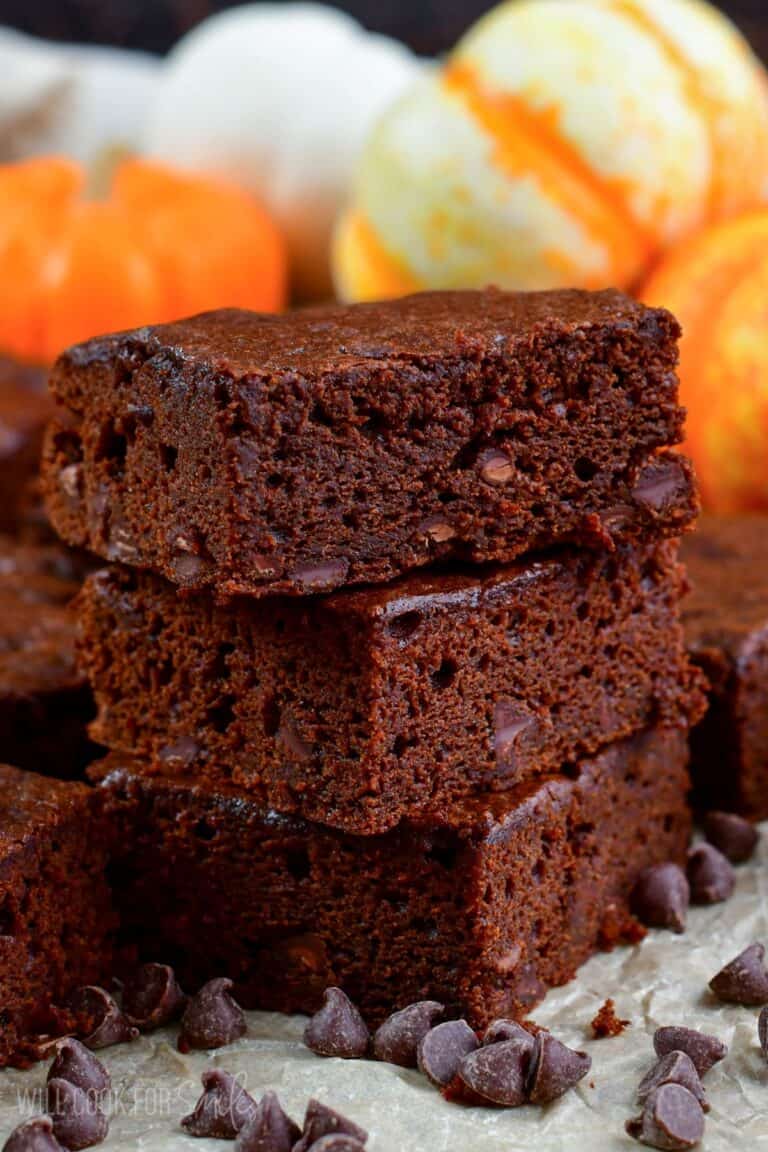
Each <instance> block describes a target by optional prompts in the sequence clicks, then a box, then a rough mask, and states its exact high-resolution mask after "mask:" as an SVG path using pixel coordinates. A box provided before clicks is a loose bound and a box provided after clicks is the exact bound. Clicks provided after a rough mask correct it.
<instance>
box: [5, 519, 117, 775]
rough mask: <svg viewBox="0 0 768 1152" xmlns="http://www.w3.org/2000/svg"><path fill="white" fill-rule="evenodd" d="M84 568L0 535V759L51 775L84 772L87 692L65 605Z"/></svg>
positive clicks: (88, 750) (89, 747)
mask: <svg viewBox="0 0 768 1152" xmlns="http://www.w3.org/2000/svg"><path fill="white" fill-rule="evenodd" d="M84 572H85V565H84V562H83V560H82V558H81V557H79V556H76V555H73V554H70V553H68V552H67V551H66V550H65V549H63V548H62V547H60V546H51V547H43V546H40V547H37V546H35V547H33V546H22V545H20V544H18V543H16V542H15V541H14V540H13V539H10V538H8V537H0V761H2V762H5V763H10V764H16V765H17V766H18V767H22V768H30V769H32V770H38V771H40V772H45V773H50V774H51V775H53V776H61V777H71V776H76V775H79V774H81V773H82V770H83V768H84V767H85V765H86V764H87V763H88V761H89V760H92V759H93V756H94V754H95V752H96V749H95V746H94V745H93V744H92V742H91V740H90V738H89V736H88V730H87V729H88V723H89V721H90V720H92V719H93V716H94V712H95V707H94V703H93V697H92V695H91V692H90V689H89V687H88V684H87V682H86V679H85V677H84V675H83V674H82V673H81V672H80V671H79V670H78V668H77V665H76V661H75V617H74V615H73V613H72V610H71V608H70V602H71V600H72V598H73V597H74V596H75V594H76V592H77V591H78V589H79V588H80V585H81V583H82V579H83V576H84Z"/></svg>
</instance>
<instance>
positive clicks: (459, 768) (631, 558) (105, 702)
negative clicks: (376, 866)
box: [79, 542, 701, 834]
mask: <svg viewBox="0 0 768 1152" xmlns="http://www.w3.org/2000/svg"><path fill="white" fill-rule="evenodd" d="M683 585H684V573H683V570H682V569H681V568H680V567H679V566H678V564H677V561H676V545H675V544H674V543H670V542H666V543H664V544H661V545H657V546H654V547H648V548H646V549H645V550H631V549H628V550H627V551H625V552H619V553H616V554H614V555H613V556H607V555H603V556H601V557H595V556H590V555H585V554H580V553H575V552H568V553H563V554H562V555H560V556H558V557H555V558H552V557H550V558H547V559H543V560H536V561H531V562H528V563H526V564H517V565H514V566H510V567H505V568H503V569H501V570H498V571H495V572H493V573H485V574H482V575H477V574H471V575H470V574H461V575H459V574H433V575H426V574H422V575H416V576H411V577H408V578H406V579H404V580H401V581H399V582H397V583H395V584H393V585H390V586H387V587H379V588H376V589H363V590H352V591H345V592H338V593H335V594H333V595H330V596H328V597H317V598H313V599H312V600H296V599H292V598H284V599H273V600H269V601H252V600H249V599H242V600H235V601H231V602H229V603H228V604H227V605H221V604H216V603H215V601H214V600H213V599H212V598H211V596H210V595H209V594H208V593H202V594H194V595H192V594H189V595H182V596H180V595H179V593H178V591H177V590H176V589H175V588H173V587H172V586H171V585H169V584H167V583H165V582H164V581H163V580H162V579H160V578H159V577H155V576H152V575H149V574H146V573H139V572H135V571H129V570H126V569H122V568H111V569H105V570H102V571H101V572H99V573H97V574H95V575H94V576H93V577H91V579H90V580H89V581H88V582H87V583H86V585H85V588H84V589H83V592H82V593H81V594H80V598H79V631H80V657H81V661H82V664H83V667H84V668H85V670H86V672H87V674H88V676H89V678H90V680H91V683H92V685H93V688H94V690H95V694H96V699H97V704H98V718H97V719H96V721H95V723H94V724H93V725H92V728H91V733H92V735H93V737H94V738H95V739H96V740H98V741H99V742H100V743H102V744H105V745H106V746H107V747H109V748H111V749H114V750H116V751H123V752H126V751H129V752H133V753H138V755H139V757H140V758H141V759H142V760H143V761H145V762H146V763H147V764H148V765H149V768H148V769H147V771H149V772H153V771H154V772H156V773H158V774H162V775H165V776H168V775H177V776H180V777H185V778H188V779H190V778H191V779H195V780H204V781H207V782H210V783H213V784H221V783H227V782H231V783H233V784H235V785H236V786H238V787H241V788H244V789H247V790H248V791H251V792H255V793H258V794H259V796H260V798H261V800H262V801H263V802H265V803H266V804H268V805H269V806H271V807H273V808H275V809H277V810H278V811H282V812H300V813H301V814H302V815H303V816H305V817H307V818H308V819H311V820H316V821H319V822H321V823H325V824H328V825H331V826H334V827H337V828H340V829H343V830H346V831H350V832H355V833H361V834H374V833H378V832H384V831H386V830H387V829H389V828H391V827H393V826H394V825H396V824H397V823H398V822H399V821H400V820H401V819H402V818H403V817H404V816H406V815H408V816H413V815H414V814H416V813H418V812H419V811H420V810H422V809H424V808H426V807H429V808H433V807H434V806H435V804H438V805H440V804H444V803H445V804H447V803H451V802H452V801H454V800H456V799H459V798H461V797H463V796H467V795H470V794H473V793H476V792H480V791H487V790H491V791H500V790H506V789H509V788H510V787H512V786H513V785H515V784H517V783H519V782H521V781H523V780H526V779H530V778H533V777H536V776H540V775H544V774H545V773H548V772H552V771H560V770H561V769H562V768H563V766H566V767H567V765H568V763H569V762H571V761H575V760H576V759H578V758H580V757H583V756H587V755H592V754H593V753H595V752H596V751H598V750H599V749H600V748H601V747H603V746H605V745H607V744H609V743H611V742H613V741H616V740H620V739H622V738H624V737H626V736H628V735H631V734H632V733H634V732H636V731H638V730H639V729H640V728H643V727H644V726H647V725H650V724H656V723H661V724H667V725H670V724H671V725H677V726H680V725H683V726H684V725H685V724H686V723H687V721H688V720H689V719H690V718H691V717H692V716H693V715H694V714H696V715H697V714H698V711H699V706H700V703H701V696H700V692H699V685H698V679H697V674H696V673H694V672H693V671H692V669H691V667H690V665H689V664H688V662H687V658H686V655H685V650H684V645H683V639H682V632H681V628H680V625H679V622H678V603H679V598H680V595H681V592H682V590H683Z"/></svg>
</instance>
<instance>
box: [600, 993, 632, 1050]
mask: <svg viewBox="0 0 768 1152" xmlns="http://www.w3.org/2000/svg"><path fill="white" fill-rule="evenodd" d="M631 1023H632V1021H631V1020H620V1019H619V1017H618V1016H617V1015H616V1007H615V1005H614V1003H613V1000H606V1001H605V1003H604V1004H603V1005H602V1007H601V1008H600V1010H599V1012H598V1013H597V1015H596V1016H595V1018H594V1020H593V1021H592V1024H591V1028H592V1035H593V1036H594V1038H595V1040H604V1039H605V1038H606V1037H608V1036H621V1034H622V1032H623V1031H624V1029H625V1028H629V1026H630V1024H631Z"/></svg>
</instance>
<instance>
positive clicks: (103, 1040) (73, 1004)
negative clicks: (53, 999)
mask: <svg viewBox="0 0 768 1152" xmlns="http://www.w3.org/2000/svg"><path fill="white" fill-rule="evenodd" d="M69 1006H70V1008H71V1009H72V1011H73V1012H74V1014H75V1018H76V1020H77V1031H78V1034H79V1035H80V1036H82V1037H83V1043H84V1044H85V1046H86V1048H92V1049H93V1050H94V1051H98V1049H100V1048H110V1047H111V1046H112V1045H113V1044H123V1043H124V1042H125V1041H127V1040H135V1039H136V1037H137V1036H138V1035H139V1030H138V1028H134V1027H133V1025H132V1024H131V1023H130V1022H129V1021H128V1020H127V1019H126V1017H125V1016H124V1015H123V1013H122V1012H121V1010H120V1008H119V1007H118V1005H117V1001H116V1000H115V998H114V997H113V996H110V994H109V992H105V990H104V989H103V988H97V987H96V986H95V985H87V986H86V987H84V988H78V989H77V991H76V992H73V994H72V996H71V997H70V1001H69Z"/></svg>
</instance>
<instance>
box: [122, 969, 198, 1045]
mask: <svg viewBox="0 0 768 1152" xmlns="http://www.w3.org/2000/svg"><path fill="white" fill-rule="evenodd" d="M186 1003H187V998H186V996H185V995H184V993H183V992H182V990H181V988H180V987H179V985H178V983H177V981H176V977H175V975H174V972H173V968H169V967H168V965H167V964H142V966H141V967H140V968H137V970H136V971H135V972H133V973H132V974H131V976H130V977H129V979H128V980H126V982H125V984H124V986H123V1011H124V1012H125V1015H126V1016H127V1018H128V1020H129V1021H130V1023H131V1024H135V1025H136V1027H137V1028H139V1029H140V1030H141V1031H142V1032H149V1031H150V1030H151V1029H153V1028H162V1027H164V1025H166V1024H170V1023H171V1021H172V1020H176V1019H177V1018H178V1017H179V1016H180V1015H181V1013H182V1012H183V1010H184V1007H185V1005H186Z"/></svg>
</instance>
